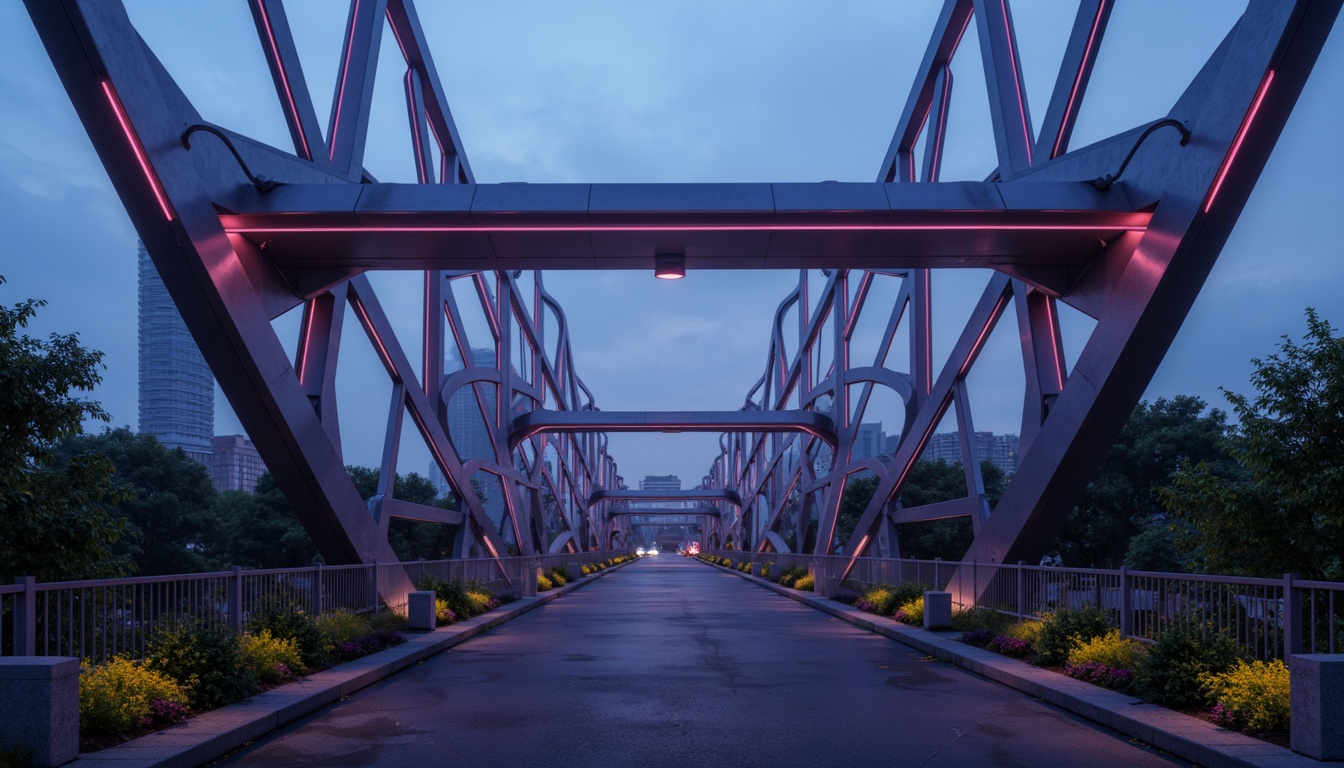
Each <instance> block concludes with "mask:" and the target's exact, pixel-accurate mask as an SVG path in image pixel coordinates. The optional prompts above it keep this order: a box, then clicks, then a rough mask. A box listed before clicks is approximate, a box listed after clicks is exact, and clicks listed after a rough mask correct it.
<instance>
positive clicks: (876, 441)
mask: <svg viewBox="0 0 1344 768" xmlns="http://www.w3.org/2000/svg"><path fill="white" fill-rule="evenodd" d="M885 443H886V433H884V432H883V431H882V422H880V421H874V422H866V423H863V424H860V425H859V429H858V431H856V432H855V433H854V452H853V459H854V461H862V460H863V459H871V458H873V457H874V456H876V455H878V454H879V453H882V449H883V448H884V447H885V445H884V444H885Z"/></svg>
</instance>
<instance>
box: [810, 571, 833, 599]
mask: <svg viewBox="0 0 1344 768" xmlns="http://www.w3.org/2000/svg"><path fill="white" fill-rule="evenodd" d="M807 572H808V573H810V574H812V594H814V595H816V596H817V597H833V596H834V595H835V586H836V585H834V584H832V583H831V580H830V579H828V578H827V577H826V564H825V563H813V564H812V565H811V566H809V567H808V569H807Z"/></svg>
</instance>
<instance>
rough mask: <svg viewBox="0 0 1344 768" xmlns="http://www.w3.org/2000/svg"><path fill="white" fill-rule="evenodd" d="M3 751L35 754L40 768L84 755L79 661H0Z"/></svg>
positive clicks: (10, 658) (53, 658)
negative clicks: (81, 732)
mask: <svg viewBox="0 0 1344 768" xmlns="http://www.w3.org/2000/svg"><path fill="white" fill-rule="evenodd" d="M0 747H3V748H6V749H8V748H12V747H19V748H20V749H24V750H31V751H32V753H33V765H34V766H35V767H36V768H47V767H48V766H54V765H63V764H65V763H68V762H70V761H71V760H74V759H75V758H76V757H79V660H78V659H71V658H67V657H65V656H6V657H0Z"/></svg>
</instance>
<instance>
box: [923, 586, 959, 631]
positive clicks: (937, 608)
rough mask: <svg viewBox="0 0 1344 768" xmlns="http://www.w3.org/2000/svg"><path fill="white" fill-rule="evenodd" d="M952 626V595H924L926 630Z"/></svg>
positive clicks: (940, 593) (937, 593) (942, 593)
mask: <svg viewBox="0 0 1344 768" xmlns="http://www.w3.org/2000/svg"><path fill="white" fill-rule="evenodd" d="M950 626H952V593H951V592H925V593H924V628H925V629H938V628H940V627H950Z"/></svg>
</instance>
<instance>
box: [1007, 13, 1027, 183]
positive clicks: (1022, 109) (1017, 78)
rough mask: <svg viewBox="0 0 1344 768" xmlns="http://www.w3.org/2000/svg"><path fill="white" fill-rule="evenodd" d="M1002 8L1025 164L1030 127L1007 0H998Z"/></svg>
mask: <svg viewBox="0 0 1344 768" xmlns="http://www.w3.org/2000/svg"><path fill="white" fill-rule="evenodd" d="M999 7H1000V8H1002V9H1003V35H1004V37H1003V39H1004V43H1005V44H1006V45H1007V46H1008V61H1009V62H1011V63H1012V65H1013V87H1015V88H1016V89H1017V114H1018V117H1020V118H1021V119H1022V146H1023V147H1025V148H1026V150H1027V165H1031V128H1030V126H1028V125H1027V103H1026V101H1024V100H1023V99H1022V71H1021V70H1019V69H1018V68H1017V51H1016V50H1015V49H1016V48H1017V46H1015V45H1013V28H1012V25H1010V24H1009V23H1008V0H999Z"/></svg>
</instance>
